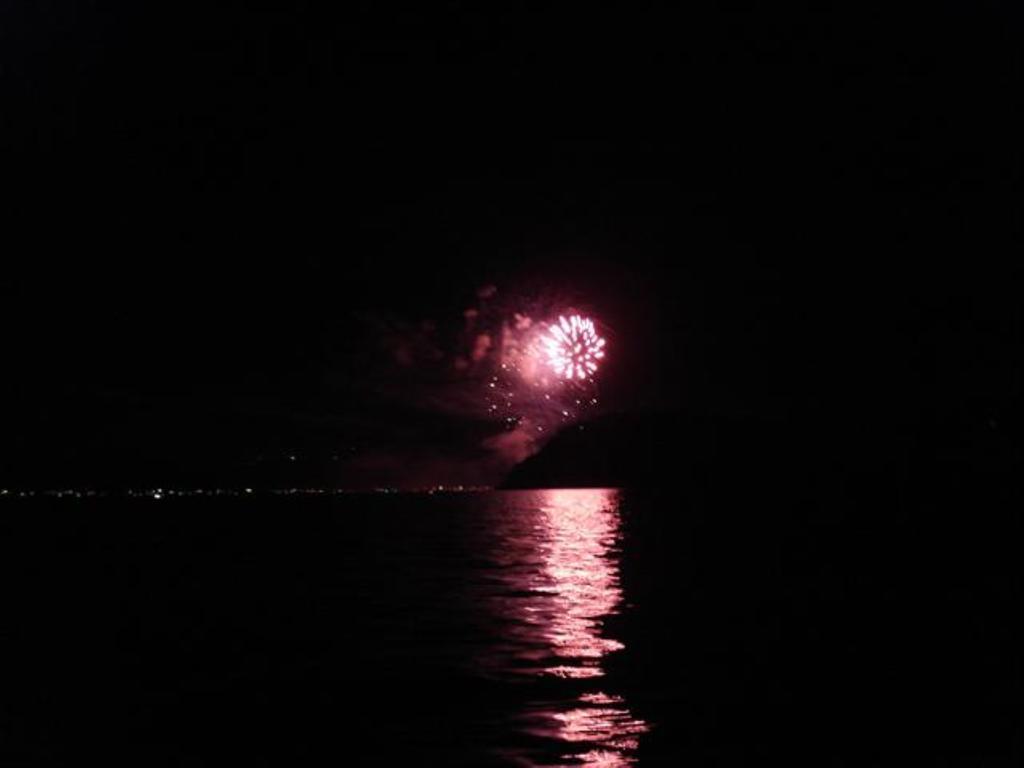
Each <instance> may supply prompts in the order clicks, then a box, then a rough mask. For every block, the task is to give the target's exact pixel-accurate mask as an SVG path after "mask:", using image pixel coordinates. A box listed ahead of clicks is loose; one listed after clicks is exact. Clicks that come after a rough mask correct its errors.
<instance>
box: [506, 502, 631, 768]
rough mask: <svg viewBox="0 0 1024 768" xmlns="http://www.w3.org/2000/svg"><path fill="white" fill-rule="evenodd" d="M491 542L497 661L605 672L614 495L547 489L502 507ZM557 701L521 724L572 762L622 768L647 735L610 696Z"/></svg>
mask: <svg viewBox="0 0 1024 768" xmlns="http://www.w3.org/2000/svg"><path fill="white" fill-rule="evenodd" d="M511 506H512V507H513V508H512V509H511V510H509V514H512V515H514V518H505V522H503V523H501V524H500V528H501V530H499V531H498V536H499V538H500V540H501V543H502V545H503V547H502V549H500V550H499V554H498V561H499V563H500V565H501V569H500V571H499V572H500V573H501V574H502V575H501V577H500V578H501V581H502V582H503V583H504V585H505V587H506V589H505V590H504V591H503V592H501V593H500V594H499V595H496V596H495V600H496V606H497V608H498V611H499V613H500V614H501V615H502V616H503V617H504V618H505V619H506V620H508V622H509V624H508V631H507V633H506V637H507V646H506V649H505V650H506V653H508V654H509V655H510V656H511V657H512V659H511V660H510V666H512V667H513V668H514V669H516V670H517V671H518V673H519V674H526V675H531V676H536V675H539V676H544V677H556V678H563V679H567V680H569V681H579V682H578V684H579V685H580V686H583V685H592V683H588V682H587V681H592V680H594V679H596V678H600V677H602V676H603V675H604V674H605V670H604V669H603V667H602V660H603V659H604V658H605V657H606V656H607V655H608V654H610V653H613V652H615V651H619V650H622V649H623V647H624V646H623V644H622V643H621V642H620V641H618V640H616V639H614V638H611V637H608V636H607V635H606V634H605V631H604V622H605V620H606V619H607V617H609V616H613V615H615V614H616V613H618V612H619V611H620V609H621V604H622V599H623V598H622V589H621V586H620V584H619V564H618V544H619V538H620V532H619V530H620V524H621V520H620V513H619V499H618V492H617V491H614V490H608V489H571V490H548V491H539V492H537V493H532V494H523V495H522V496H520V497H519V498H518V499H517V503H516V504H513V505H511ZM574 696H575V698H573V699H570V700H568V701H566V702H557V703H556V702H546V703H538V704H537V705H536V706H535V707H533V708H531V711H530V712H528V713H527V717H528V718H529V719H530V720H531V721H532V722H533V723H534V724H535V725H534V727H533V728H532V729H531V730H532V731H533V732H534V733H535V734H536V735H540V736H545V737H548V738H553V739H556V740H557V741H559V742H562V743H563V744H564V745H565V746H566V747H567V748H569V749H570V750H571V752H570V753H569V754H565V755H563V758H564V759H566V760H570V761H572V763H573V764H578V765H588V766H626V765H630V764H632V763H633V762H635V758H634V757H633V753H634V752H635V751H636V749H637V746H638V737H639V735H640V734H642V733H644V732H646V731H647V730H648V729H649V726H648V725H647V723H645V722H644V721H643V720H640V719H638V718H636V717H634V716H633V715H632V713H631V712H630V711H629V709H628V707H627V706H626V704H625V702H624V701H623V700H622V698H621V697H619V696H614V695H610V694H607V693H604V692H600V691H594V690H593V688H589V689H586V690H583V691H582V692H581V691H580V690H579V689H577V691H576V692H575V693H574Z"/></svg>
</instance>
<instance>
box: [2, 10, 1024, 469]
mask: <svg viewBox="0 0 1024 768" xmlns="http://www.w3.org/2000/svg"><path fill="white" fill-rule="evenodd" d="M0 14H2V15H0V48H2V50H3V54H2V56H3V67H2V69H0V78H2V80H0V82H2V88H3V93H4V100H3V103H4V110H3V112H4V114H3V116H2V123H0V125H2V132H3V133H2V137H3V140H2V146H3V153H4V154H3V167H4V170H3V179H4V187H5V188H6V189H7V191H8V193H9V198H10V202H8V203H7V205H6V207H5V213H4V218H5V219H6V224H5V226H4V231H5V235H4V256H5V258H4V275H3V279H2V284H3V305H2V308H0V323H2V328H3V331H2V333H3V340H4V343H3V348H4V349H3V357H4V366H3V370H4V377H3V378H4V392H3V419H4V423H5V425H6V426H5V429H4V432H5V434H6V437H5V440H4V446H3V456H2V459H3V463H2V465H0V466H2V467H3V475H2V478H3V480H4V482H5V483H8V484H11V485H15V486H17V485H46V484H47V483H54V484H60V483H62V482H65V481H67V482H71V481H74V482H78V483H86V484H88V483H89V482H135V481H136V480H137V479H138V480H139V481H142V480H146V481H148V480H151V479H153V478H154V477H155V478H156V479H158V478H159V476H160V471H161V470H160V469H153V468H154V467H156V468H166V467H170V466H176V465H177V464H179V463H180V462H181V461H182V458H181V457H182V456H184V455H187V456H190V457H192V458H191V459H189V461H194V462H196V463H197V465H201V466H203V467H205V468H206V470H207V471H208V472H213V473H214V474H215V473H216V470H215V469H213V468H216V467H226V466H234V465H235V464H237V463H239V462H242V463H244V462H250V461H255V460H256V459H255V458H254V457H256V456H260V457H264V456H273V457H280V456H282V455H285V454H286V453H287V452H288V451H292V450H296V449H303V448H308V452H310V453H316V454H317V455H320V456H323V457H327V456H330V455H333V454H336V453H342V454H343V453H344V452H345V451H359V450H361V451H375V452H377V453H378V454H382V455H386V454H387V452H388V451H389V450H392V449H393V446H394V445H395V444H403V445H405V444H409V443H411V442H417V443H427V444H429V442H430V440H431V439H433V438H432V436H435V435H438V434H442V433H444V434H449V433H451V432H455V433H458V434H462V433H466V434H473V435H475V434H476V433H475V430H478V429H480V428H481V427H480V425H479V424H477V423H474V421H473V419H468V418H467V419H463V420H461V421H460V420H454V421H453V420H451V419H449V420H447V421H446V420H445V419H444V418H442V416H441V415H439V414H437V413H434V412H431V410H430V408H429V407H426V406H425V407H423V408H417V407H416V403H415V396H414V395H413V396H412V397H410V396H409V395H408V394H406V395H404V396H403V398H400V399H399V400H398V401H397V402H396V401H395V400H394V399H392V398H389V397H388V395H387V394H386V393H387V392H389V391H392V388H391V385H392V383H393V382H392V381H391V380H390V379H389V376H390V374H389V373H388V371H387V370H386V369H383V368H381V367H380V366H379V365H378V363H377V362H375V361H376V360H377V357H376V356H377V355H378V353H379V351H380V350H379V348H380V346H381V344H382V343H383V342H382V339H381V337H380V331H379V329H380V328H381V327H406V325H409V324H411V325H415V324H417V323H421V322H423V321H430V322H433V323H435V324H437V325H438V327H439V328H440V330H441V333H442V334H443V333H454V330H453V329H455V328H457V326H458V324H459V323H460V322H461V321H462V311H463V309H464V308H466V307H467V306H469V305H470V304H471V303H472V302H473V300H474V296H475V294H476V291H477V289H478V288H479V287H480V286H482V285H488V284H494V285H497V286H498V288H499V291H502V292H503V295H516V294H517V293H521V294H522V295H531V292H535V291H538V290H541V289H543V290H554V291H568V292H572V293H573V294H574V295H578V296H580V297H582V299H584V300H585V301H586V302H587V303H588V304H589V305H590V306H592V307H594V308H595V311H597V312H598V313H599V314H600V316H601V317H602V319H603V320H604V321H605V322H606V323H607V324H608V325H609V326H610V327H612V328H613V329H614V330H615V332H616V336H617V338H618V339H621V340H623V341H625V342H626V343H624V344H620V349H621V350H622V354H620V356H619V357H620V362H619V364H618V367H617V369H616V370H615V371H614V375H613V376H609V381H608V382H606V386H607V387H608V389H609V391H610V393H611V394H612V400H613V405H614V407H617V408H620V409H623V410H641V409H655V408H658V409H663V408H666V407H673V408H680V409H693V410H701V411H713V412H716V413H726V414H730V415H733V416H736V417H744V418H747V417H749V418H760V419H775V420H786V419H794V418H796V419H819V418H843V419H856V418H861V417H863V418H872V419H875V420H879V421H884V420H891V419H897V420H903V421H906V422H908V423H909V422H911V421H914V420H921V419H928V420H932V421H935V422H942V421H945V420H951V421H976V422H978V423H988V422H989V421H992V420H995V421H997V422H999V421H1001V422H1003V423H1011V424H1012V423H1016V421H1015V420H1016V418H1017V417H1016V413H1017V405H1016V403H1017V398H1018V395H1019V388H1020V313H1019V307H1018V301H1017V297H1018V295H1019V294H1018V292H1019V289H1020V280H1019V268H1018V267H1016V265H1015V263H1014V262H1015V261H1016V259H1017V250H1018V247H1019V238H1018V234H1019V207H1018V199H1017V196H1016V193H1017V191H1018V189H1019V179H1020V150H1019V139H1018V136H1019V133H1020V130H1019V129H1020V125H1019V119H1018V115H1017V111H1018V107H1019V96H1018V93H1017V92H1018V90H1019V86H1020V82H1019V79H1020V78H1019V75H1020V58H1019V50H1018V49H1019V46H1018V45H1017V41H1018V40H1019V33H1020V25H1019V14H1018V12H1017V11H1016V9H1012V8H1011V7H1010V6H1008V5H1000V4H995V3H993V4H984V3H944V4H932V5H930V6H928V7H927V8H925V9H922V10H913V11H912V10H910V9H895V8H893V7H890V6H889V5H881V6H879V7H878V8H871V7H868V6H865V5H864V4H847V5H846V6H845V7H842V6H834V7H831V8H828V9H824V8H822V7H821V6H820V5H819V4H806V5H797V4H788V5H786V6H785V7H781V6H777V5H776V6H754V7H743V6H741V5H735V4H733V5H726V4H712V3H705V4H696V5H690V6H688V7H687V8H685V9H676V10H675V11H674V12H672V13H667V12H664V11H662V10H658V9H655V8H654V6H637V5H636V4H633V5H631V6H629V7H628V8H626V7H623V8H620V9H609V10H603V9H598V8H596V7H593V6H590V7H583V8H577V9H573V8H570V7H569V6H559V7H558V8H557V9H552V8H551V7H550V6H546V5H540V4H537V5H533V4H526V3H522V4H512V3H502V4H497V5H495V4H487V5H486V6H478V4H459V3H450V4H445V5H443V6H442V5H434V6H427V5H419V6H414V7H406V8H403V7H399V6H396V5H391V4H387V5H385V4H367V5H366V6H365V7H362V8H360V7H352V6H349V5H347V4H345V5H344V6H342V5H339V4H327V3H312V2H306V3H296V2H289V3H273V2H263V3H244V4H243V3H195V4H189V3H184V4H183V3H175V4H169V3H168V4H155V3H143V4H139V3H129V2H92V3H84V2H83V3H71V2H62V3H40V2H36V3H20V4H15V5H13V6H12V5H7V6H5V7H4V9H3V10H2V11H0ZM403 324H406V325H403ZM403 376H404V377H405V385H406V387H407V388H408V389H407V392H408V391H412V392H414V393H415V392H416V391H417V390H416V387H417V386H419V385H418V384H417V380H416V377H415V376H414V377H412V378H413V380H412V383H410V382H409V377H408V376H407V375H405V374H403ZM474 439H475V437H474ZM304 443H308V446H306V445H304ZM261 460H262V459H261Z"/></svg>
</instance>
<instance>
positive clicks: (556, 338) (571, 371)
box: [543, 315, 605, 381]
mask: <svg viewBox="0 0 1024 768" xmlns="http://www.w3.org/2000/svg"><path fill="white" fill-rule="evenodd" d="M543 344H544V351H545V352H546V353H547V358H548V359H547V362H548V365H549V366H551V369H552V370H553V371H554V372H555V373H556V374H558V375H559V376H561V377H562V378H564V379H567V380H570V381H571V380H574V379H577V380H582V379H589V378H590V377H591V376H593V375H594V373H595V372H596V371H597V366H598V361H599V360H600V359H601V358H603V357H604V344H605V342H604V339H602V338H601V337H600V336H598V335H597V331H596V330H594V321H593V320H591V319H590V318H588V317H580V316H579V315H570V316H569V317H568V318H565V317H559V318H558V323H554V324H552V325H550V326H548V333H547V335H546V336H545V337H544V339H543Z"/></svg>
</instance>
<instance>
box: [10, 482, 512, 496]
mask: <svg viewBox="0 0 1024 768" xmlns="http://www.w3.org/2000/svg"><path fill="white" fill-rule="evenodd" d="M488 490H492V489H491V488H489V487H486V486H474V485H436V486H431V487H428V488H416V489H412V490H409V491H403V490H402V489H401V488H374V489H372V491H356V490H348V489H344V488H279V489H272V490H270V491H267V493H270V494H273V495H275V496H295V495H302V496H325V495H331V496H339V495H342V494H351V493H368V492H369V493H402V492H405V493H428V494H434V493H476V492H480V491H488ZM252 493H254V491H253V489H252V488H244V489H232V488H215V489H213V490H204V489H201V488H200V489H196V490H174V489H163V488H154V489H150V490H130V491H125V492H123V493H116V492H108V491H92V490H90V491H76V490H59V491H10V490H8V489H6V488H0V496H11V497H17V498H22V499H24V498H34V497H36V496H45V497H47V498H56V499H64V498H69V499H88V498H107V497H118V496H124V497H128V498H150V499H163V498H185V497H195V496H203V497H211V496H247V495H250V494H252Z"/></svg>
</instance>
